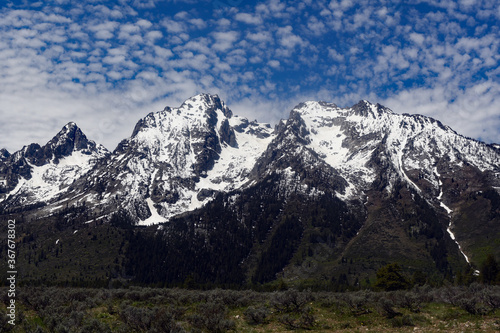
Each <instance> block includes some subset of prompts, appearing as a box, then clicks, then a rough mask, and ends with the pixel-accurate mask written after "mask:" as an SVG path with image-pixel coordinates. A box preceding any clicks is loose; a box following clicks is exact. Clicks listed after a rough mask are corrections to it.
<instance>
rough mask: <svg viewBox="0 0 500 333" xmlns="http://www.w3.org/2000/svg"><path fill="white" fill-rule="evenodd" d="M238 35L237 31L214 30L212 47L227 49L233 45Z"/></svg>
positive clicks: (218, 49) (220, 49)
mask: <svg viewBox="0 0 500 333" xmlns="http://www.w3.org/2000/svg"><path fill="white" fill-rule="evenodd" d="M238 36H239V33H238V32H237V31H227V32H215V33H213V37H214V39H215V43H214V45H213V46H212V47H213V49H214V50H216V51H223V52H224V51H227V50H229V49H230V48H232V47H233V44H234V42H236V40H237V39H238Z"/></svg>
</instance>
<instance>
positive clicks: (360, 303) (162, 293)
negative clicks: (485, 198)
mask: <svg viewBox="0 0 500 333" xmlns="http://www.w3.org/2000/svg"><path fill="white" fill-rule="evenodd" d="M0 292H1V295H2V302H1V303H0V332H37V333H39V332H231V331H232V332H292V331H296V332H301V331H314V332H498V331H500V319H499V318H500V286H485V285H479V284H473V285H471V286H469V287H454V286H449V287H444V288H439V289H432V288H428V287H425V286H424V287H418V288H414V289H412V290H411V291H393V292H371V291H356V292H345V293H332V292H310V291H297V290H293V289H290V290H283V291H278V292H256V291H251V290H242V291H236V290H222V289H215V290H208V291H198V290H185V289H155V288H139V287H130V288H128V289H83V288H56V287H49V288H43V287H22V288H18V290H17V293H16V298H15V299H16V321H15V323H16V325H15V326H12V325H11V324H9V323H8V320H9V317H8V316H7V311H8V309H7V305H8V302H9V298H8V296H7V293H8V289H7V288H0Z"/></svg>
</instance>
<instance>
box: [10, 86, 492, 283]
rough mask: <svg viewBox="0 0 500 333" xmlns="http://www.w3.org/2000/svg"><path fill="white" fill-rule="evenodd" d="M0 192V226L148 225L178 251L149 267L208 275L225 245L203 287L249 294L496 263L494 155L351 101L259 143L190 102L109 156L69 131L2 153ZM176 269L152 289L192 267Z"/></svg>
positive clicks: (319, 105)
mask: <svg viewBox="0 0 500 333" xmlns="http://www.w3.org/2000/svg"><path fill="white" fill-rule="evenodd" d="M0 181H1V184H0V185H2V186H1V187H0V190H1V191H2V192H1V197H0V200H1V202H0V206H1V208H2V211H3V212H4V214H8V213H12V212H20V211H22V212H24V213H25V214H28V215H29V216H31V218H32V219H44V218H46V219H47V218H48V219H50V218H51V216H55V215H57V214H59V212H61V211H62V210H64V209H67V208H68V207H82V206H84V207H85V211H86V213H85V216H86V218H85V221H83V222H85V224H88V225H92V224H96V223H106V222H107V221H108V222H109V221H111V222H112V221H115V222H116V221H117V220H120V219H121V220H123V219H125V220H127V221H128V222H127V223H131V224H136V225H142V226H150V225H156V224H161V226H160V229H158V228H157V227H153V229H154V230H162V232H164V233H165V239H170V241H167V244H177V243H178V242H179V241H180V240H183V243H182V244H181V245H176V248H182V249H184V252H179V253H178V252H176V251H177V250H176V249H174V248H170V247H168V246H167V248H166V249H165V251H166V252H165V253H163V254H162V255H163V257H162V258H163V259H161V258H159V259H158V260H159V262H155V263H154V264H155V265H159V267H161V266H162V265H163V264H162V262H165V260H164V258H165V257H169V258H170V257H171V258H172V260H175V259H174V258H176V257H178V256H180V257H185V256H186V255H188V253H189V255H190V256H192V257H193V258H198V259H197V260H201V259H200V258H205V259H204V260H205V261H207V262H212V261H213V260H215V261H216V262H219V261H220V260H216V259H214V258H216V257H217V254H219V255H220V253H219V252H218V251H221V248H224V247H225V246H229V244H232V245H233V247H232V249H233V250H234V251H235V257H234V258H232V259H231V260H229V259H228V261H227V262H225V263H220V262H219V264H218V265H219V266H217V267H219V268H214V274H215V275H214V276H211V277H210V278H213V279H222V278H221V277H220V276H219V275H218V274H219V273H220V272H219V271H218V269H221V267H224V269H225V270H230V271H231V272H232V273H231V274H230V276H232V277H233V278H234V279H247V280H248V279H249V280H251V281H254V282H259V283H262V282H268V281H271V280H272V279H274V278H276V277H277V276H282V277H283V278H287V279H291V280H293V279H296V278H297V277H302V278H309V277H311V276H316V277H317V276H321V275H322V274H323V275H324V274H327V275H333V276H337V277H339V276H342V274H346V273H347V271H346V269H345V267H344V266H343V265H342V264H343V262H344V258H346V257H349V258H351V261H352V260H353V259H352V258H355V261H354V262H355V264H354V266H353V267H351V268H350V269H349V271H350V272H352V271H356V270H357V271H359V272H362V273H359V274H360V275H359V277H362V276H364V275H363V274H365V275H366V274H368V273H366V272H371V273H370V274H373V272H374V271H376V267H377V266H380V265H381V264H382V263H384V262H388V261H389V260H395V261H399V262H402V263H405V262H406V263H410V262H411V263H413V264H410V266H412V267H413V268H412V269H414V270H416V269H421V270H425V271H428V272H432V270H433V269H436V270H437V271H439V272H441V273H440V274H445V275H446V274H452V273H451V272H453V271H456V270H457V269H458V268H459V267H461V266H462V265H472V264H473V263H478V262H480V260H481V259H482V258H483V257H484V253H485V251H487V250H488V251H490V252H494V253H497V252H499V253H500V249H499V246H498V244H496V243H495V242H494V239H495V237H496V239H499V237H500V232H499V229H498V223H499V222H500V195H499V194H498V190H499V189H500V150H499V149H498V146H497V145H488V144H485V143H482V142H479V141H476V140H473V139H470V138H466V137H463V136H461V135H460V134H458V133H456V132H455V131H453V130H452V129H451V128H449V127H448V126H445V125H443V124H442V123H441V122H439V121H437V120H434V119H432V118H429V117H425V116H420V115H409V114H397V113H394V112H393V111H391V110H390V109H388V108H385V107H383V106H381V105H379V104H371V103H369V102H367V101H360V102H359V103H357V104H356V105H354V106H352V107H350V108H340V107H338V106H336V105H335V104H331V103H326V102H312V101H311V102H305V103H301V104H299V105H297V106H296V107H295V108H294V109H293V110H292V111H291V112H290V116H289V118H288V119H287V120H283V121H281V122H280V123H279V124H278V125H277V126H276V127H275V128H274V129H272V128H271V126H269V125H267V124H260V123H257V122H250V121H248V120H247V119H244V118H240V117H238V116H235V115H233V114H232V112H231V110H230V109H229V108H228V107H227V106H226V105H225V103H224V102H223V101H221V100H220V98H219V97H218V96H216V95H208V94H201V95H197V96H194V97H192V98H190V99H188V100H186V101H185V102H184V103H183V104H182V105H181V106H179V107H176V108H171V107H166V108H165V109H164V110H162V111H159V112H154V113H150V114H148V115H147V116H146V117H144V118H143V119H141V120H139V122H138V123H137V125H136V126H135V129H134V131H133V133H132V136H131V137H130V138H128V139H125V140H123V141H122V142H121V143H120V144H119V145H118V147H117V148H116V149H115V150H114V151H113V152H111V153H110V152H108V151H106V150H105V149H104V148H103V147H101V146H99V145H96V144H95V143H94V142H92V141H90V140H88V139H87V138H86V137H85V135H84V134H83V133H82V132H81V130H80V129H79V128H78V127H77V126H76V125H75V124H73V123H70V124H68V125H66V126H65V127H64V128H63V129H62V130H61V132H60V133H59V134H58V135H56V136H55V137H54V138H53V139H52V140H51V141H49V142H48V143H47V144H46V145H45V146H43V147H41V146H39V145H37V144H32V145H30V146H27V147H24V148H23V149H22V150H21V151H19V152H16V153H14V154H12V155H11V154H10V153H8V152H7V151H2V152H1V154H0ZM222 216H224V218H222ZM120 223H121V222H120ZM186 228H187V229H186ZM186 230H190V231H189V232H188V234H189V236H187V235H188V234H186ZM212 237H219V238H221V239H223V240H224V241H225V242H226V243H227V244H226V243H225V244H222V243H220V244H219V243H218V241H215V240H213V241H214V242H215V243H213V244H211V243H210V242H211V241H209V240H210V239H212ZM203 239H204V240H203ZM213 239H215V238H213ZM229 240H230V241H229ZM149 241H150V243H154V242H155V241H153V240H149ZM156 241H157V240H156ZM196 242H198V243H196ZM207 242H208V243H207ZM195 243H196V244H205V245H203V246H199V245H198V246H195V245H194V244H195ZM132 244H133V243H132ZM141 244H142V243H141ZM210 244H211V245H210ZM495 244H496V245H495ZM141 246H144V244H142V245H141ZM158 246H164V244H163V245H158ZM169 246H170V245H169ZM171 246H173V245H171ZM207 246H208V247H207ZM131 248H134V247H133V246H131ZM233 250H229V251H233ZM141 251H143V248H142V247H140V248H137V249H136V250H135V253H141ZM190 251H191V252H190ZM199 251H201V252H199ZM224 251H228V249H226V250H224ZM276 251H278V252H280V253H281V254H280V256H278V257H279V258H278V259H277V260H275V259H276V258H275V255H273V254H272V253H275V252H276ZM174 253H175V254H174ZM319 253H320V254H321V255H319ZM136 255H137V256H136ZM144 255H145V256H147V255H148V254H146V253H144ZM149 255H150V254H149ZM207 256H208V257H207ZM211 256H214V257H211ZM132 257H133V258H136V260H137V261H134V260H132V259H131V260H132V262H135V264H131V265H132V266H133V267H135V269H136V270H135V271H134V270H132V271H133V272H132V273H133V275H134V276H137V275H140V274H143V273H139V272H140V270H138V269H137V267H139V266H140V265H142V262H144V256H138V254H134V255H132ZM270 258H275V259H273V260H271V259H270ZM141 260H142V262H141ZM151 260H154V259H151ZM339 263H340V264H339ZM150 264H151V265H153V263H150ZM134 265H135V266H134ZM169 265H170V266H172V264H171V263H170V264H169ZM186 265H187V266H189V267H192V270H187V271H178V272H177V273H176V274H174V273H172V274H173V275H172V276H170V275H169V276H163V278H164V279H174V280H175V279H177V278H178V277H179V276H182V277H183V278H185V277H186V275H189V274H194V273H193V272H194V271H196V269H197V268H195V267H197V265H198V266H199V265H200V263H199V262H193V263H192V265H191V266H190V265H188V264H186ZM186 265H185V266H186ZM170 266H169V267H170ZM174 266H175V265H174ZM233 266H235V267H233ZM164 269H166V270H169V269H170V270H172V269H171V268H167V267H165V268H164ZM174 271H175V269H174ZM363 272H364V273H363ZM198 274H201V275H203V274H205V273H203V272H198ZM158 276H162V275H161V274H160V275H158ZM176 276H177V277H176ZM245 276H246V277H245ZM368 276H369V274H368ZM206 278H207V279H208V277H206ZM142 279H143V280H144V281H146V280H147V281H149V280H151V279H153V280H154V279H155V278H153V277H151V276H142ZM224 281H225V280H224ZM231 281H232V280H231ZM233 282H234V281H233ZM351 282H353V281H351Z"/></svg>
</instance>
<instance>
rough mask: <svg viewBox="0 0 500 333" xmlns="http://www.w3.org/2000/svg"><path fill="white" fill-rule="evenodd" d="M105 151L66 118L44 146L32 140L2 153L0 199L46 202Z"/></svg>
mask: <svg viewBox="0 0 500 333" xmlns="http://www.w3.org/2000/svg"><path fill="white" fill-rule="evenodd" d="M107 155H109V152H108V151H107V150H106V148H104V147H103V146H102V145H97V144H96V143H95V142H94V141H91V140H88V139H87V137H86V136H85V134H84V133H83V132H82V130H81V129H80V128H79V127H78V126H77V125H76V124H75V123H73V122H70V123H68V124H67V125H65V126H64V127H63V128H62V129H61V130H60V131H59V133H58V134H57V135H55V136H54V137H53V138H52V139H51V140H50V141H49V142H48V143H47V144H45V145H44V146H40V145H38V144H36V143H34V144H30V145H28V146H25V147H23V148H22V149H21V150H20V151H18V152H16V153H14V154H13V155H9V156H7V155H6V157H5V158H4V159H3V160H2V161H1V164H0V177H1V178H3V179H4V180H5V181H4V182H3V184H2V185H3V186H1V188H0V191H1V192H0V200H1V201H4V200H7V199H8V200H9V205H11V206H16V205H24V206H26V205H30V204H36V203H42V202H44V203H46V202H50V201H51V200H53V199H54V198H56V197H57V196H59V195H62V194H63V193H64V192H65V191H66V190H67V188H68V186H69V185H70V184H72V183H73V181H75V180H76V179H78V178H80V177H81V176H83V175H84V174H85V173H87V172H88V171H89V170H91V169H92V168H93V167H94V165H95V164H96V163H97V162H98V161H99V160H101V159H103V158H105V157H106V156H107Z"/></svg>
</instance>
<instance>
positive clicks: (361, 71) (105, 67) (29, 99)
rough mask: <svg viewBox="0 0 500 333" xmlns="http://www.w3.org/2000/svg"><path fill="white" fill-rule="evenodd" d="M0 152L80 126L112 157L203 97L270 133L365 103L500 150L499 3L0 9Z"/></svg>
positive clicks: (6, 4)
mask: <svg viewBox="0 0 500 333" xmlns="http://www.w3.org/2000/svg"><path fill="white" fill-rule="evenodd" d="M2 3H3V5H2V6H1V7H0V115H1V118H2V122H1V123H0V133H1V134H0V147H5V148H7V149H8V150H9V151H11V152H13V151H16V150H18V149H20V148H21V147H22V146H23V145H25V144H29V143H31V142H38V143H40V144H44V143H46V142H47V141H48V140H49V139H50V138H51V137H52V136H53V135H55V134H56V133H57V132H58V131H59V129H60V128H61V127H62V126H63V125H65V124H66V123H67V122H69V121H75V122H76V123H77V124H78V125H79V126H80V127H81V128H82V129H83V131H84V132H85V133H86V134H87V136H88V137H89V138H91V139H93V140H95V141H96V142H98V143H102V144H104V145H105V146H106V147H107V148H108V149H110V150H112V149H114V148H115V146H116V144H117V143H118V142H119V141H120V140H121V139H124V138H126V137H128V136H130V134H131V133H132V129H133V127H134V125H135V123H136V122H137V121H138V120H139V119H140V118H142V117H143V116H145V115H146V114H147V113H149V112H151V111H158V110H162V109H163V108H164V107H165V106H167V105H169V106H178V105H179V104H180V103H181V102H182V101H183V100H185V99H187V98H189V97H191V96H193V95H195V94H197V93H200V92H208V93H217V94H219V95H220V96H221V97H222V98H223V99H224V100H225V101H226V103H227V104H228V106H229V107H230V108H231V109H232V110H233V112H234V113H235V114H238V115H241V116H245V117H248V118H250V119H257V120H259V121H262V122H270V123H275V122H276V121H277V120H279V119H281V118H287V117H288V113H289V111H290V110H291V108H292V107H293V106H294V105H296V104H297V103H299V102H302V101H306V100H324V101H328V102H333V103H336V104H337V105H339V106H351V105H353V104H355V103H356V102H357V101H359V100H361V99H366V100H369V101H370V102H373V103H380V104H383V105H385V106H387V107H389V108H391V109H392V110H393V111H394V112H397V113H419V114H425V115H428V116H431V117H434V118H437V119H439V120H441V121H442V122H443V123H445V124H446V125H449V126H451V127H452V128H453V129H455V130H456V131H458V132H459V133H461V134H464V135H466V136H470V137H473V138H477V139H481V140H483V141H486V142H500V130H499V129H500V79H499V76H500V75H499V74H500V66H499V62H500V52H499V44H500V36H499V25H498V24H497V22H498V21H500V7H499V5H498V1H489V0H485V1H480V0H477V1H476V0H462V1H448V0H441V1H418V0H413V1H412V0H409V1H385V0H379V1H373V0H370V1H368V0H341V1H336V0H333V1H321V0H318V1H309V0H306V1H279V0H266V1H243V0H213V1H212V0H206V1H191V0H118V1H100V0H90V1H83V2H82V1H74V0H48V1H38V2H37V1H9V0H7V1H3V2H2Z"/></svg>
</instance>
